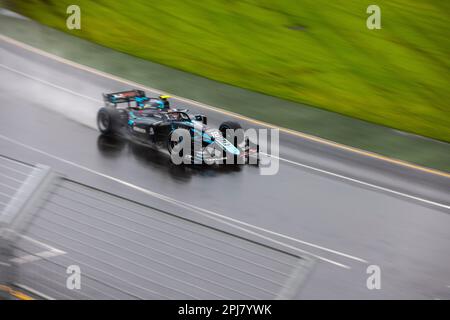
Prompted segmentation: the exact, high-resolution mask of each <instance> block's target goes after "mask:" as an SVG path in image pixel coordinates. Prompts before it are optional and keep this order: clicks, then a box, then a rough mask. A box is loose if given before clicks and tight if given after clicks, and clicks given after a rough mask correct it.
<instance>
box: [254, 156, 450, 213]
mask: <svg viewBox="0 0 450 320" xmlns="http://www.w3.org/2000/svg"><path fill="white" fill-rule="evenodd" d="M261 154H263V155H265V156H267V157H271V158H275V159H278V160H281V161H284V162H287V163H290V164H293V165H296V166H300V167H303V168H307V169H310V170H313V171H316V172H320V173H324V174H327V175H330V176H333V177H336V178H339V179H342V180H347V181H351V182H354V183H357V184H360V185H364V186H367V187H370V188H373V189H377V190H381V191H384V192H388V193H392V194H395V195H397V196H401V197H404V198H408V199H413V200H416V201H420V202H423V203H426V204H430V205H433V206H437V207H440V208H444V209H450V206H448V205H445V204H443V203H439V202H434V201H430V200H427V199H423V198H419V197H416V196H412V195H409V194H406V193H403V192H399V191H395V190H392V189H389V188H385V187H381V186H378V185H376V184H372V183H368V182H364V181H361V180H358V179H354V178H350V177H347V176H344V175H341V174H338V173H334V172H330V171H327V170H323V169H319V168H316V167H312V166H309V165H307V164H303V163H300V162H296V161H292V160H288V159H284V158H281V157H277V156H274V155H270V154H267V153H262V152H261Z"/></svg>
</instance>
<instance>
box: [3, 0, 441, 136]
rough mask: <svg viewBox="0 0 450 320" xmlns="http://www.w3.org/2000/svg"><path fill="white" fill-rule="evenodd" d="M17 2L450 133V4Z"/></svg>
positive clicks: (107, 38) (288, 90)
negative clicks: (378, 15)
mask: <svg viewBox="0 0 450 320" xmlns="http://www.w3.org/2000/svg"><path fill="white" fill-rule="evenodd" d="M374 3H376V4H378V5H379V6H380V7H381V12H382V20H381V21H382V29H381V30H368V29H367V28H366V19H367V17H368V15H367V14H366V8H367V7H368V5H370V4H374ZM9 4H10V6H12V8H13V9H14V10H17V11H19V12H20V13H22V14H24V15H26V16H29V17H31V18H33V19H35V20H37V21H39V22H41V23H44V24H47V25H49V26H52V27H55V28H57V29H60V30H63V31H66V32H69V33H71V34H74V35H77V36H80V37H83V38H86V39H89V40H91V41H94V42H97V43H99V44H102V45H104V46H107V47H111V48H114V49H116V50H119V51H122V52H125V53H129V54H132V55H135V56H138V57H141V58H144V59H148V60H152V61H155V62H158V63H161V64H164V65H168V66H172V67H175V68H178V69H181V70H184V71H188V72H191V73H195V74H198V75H201V76H204V77H207V78H211V79H214V80H218V81H222V82H225V83H229V84H232V85H236V86H239V87H243V88H248V89H251V90H254V91H258V92H263V93H266V94H269V95H273V96H277V97H282V98H284V99H289V100H293V101H297V102H302V103H307V104H310V105H313V106H317V107H320V108H324V109H327V110H331V111H335V112H338V113H342V114H345V115H349V116H353V117H356V118H359V119H363V120H367V121H371V122H374V123H378V124H382V125H386V126H390V127H393V128H398V129H401V130H404V131H409V132H413V133H416V134H420V135H424V136H428V137H432V138H436V139H440V140H444V141H447V142H449V141H450V90H449V88H450V37H449V35H450V25H449V20H450V1H442V0H377V1H372V0H370V1H366V0H336V1H328V0H270V1H269V0H202V1H197V0H184V1H177V0H134V1H111V0H98V1H88V0H78V1H77V0H27V1H20V0H16V1H9ZM71 4H77V5H79V6H80V7H81V26H82V29H81V30H74V31H70V30H68V29H67V28H66V18H67V14H66V8H67V7H68V6H69V5H71ZM243 108H245V106H243ZM274 108H275V109H276V108H277V106H274ZM276 110H277V109H276ZM278 111H282V110H277V112H278Z"/></svg>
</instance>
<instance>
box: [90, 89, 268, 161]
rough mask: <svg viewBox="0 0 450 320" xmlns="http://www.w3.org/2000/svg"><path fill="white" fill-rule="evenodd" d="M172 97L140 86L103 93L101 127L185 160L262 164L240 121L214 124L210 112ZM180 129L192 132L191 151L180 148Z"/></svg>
mask: <svg viewBox="0 0 450 320" xmlns="http://www.w3.org/2000/svg"><path fill="white" fill-rule="evenodd" d="M169 98H170V97H169V96H166V95H161V96H159V97H147V96H146V94H145V92H144V91H142V90H137V89H133V90H128V91H121V92H114V93H107V94H103V100H104V102H105V106H104V107H102V108H101V109H100V110H99V111H98V114H97V126H98V129H99V130H100V132H101V133H102V134H104V135H122V136H125V137H128V138H130V139H132V140H135V141H138V142H140V143H144V144H148V145H152V146H156V147H158V148H163V149H166V150H167V151H168V152H169V153H170V154H172V153H173V152H178V153H179V156H180V157H183V162H184V163H195V164H198V163H200V164H204V163H206V164H213V163H216V164H222V163H226V164H230V163H231V164H233V165H236V164H245V163H251V164H256V165H258V164H259V146H258V144H256V143H252V142H251V141H250V139H248V138H246V137H245V134H243V130H242V127H241V125H240V124H239V123H237V122H234V121H225V122H223V123H222V124H221V125H220V126H219V128H218V129H216V128H211V127H209V126H207V117H206V116H204V115H201V114H195V115H192V114H189V110H187V109H174V108H171V106H170V102H169ZM177 129H185V131H184V132H189V137H190V140H191V141H190V143H191V148H190V152H185V150H181V151H180V150H179V149H181V148H177V145H178V147H179V144H180V143H182V142H183V136H179V132H180V131H179V130H178V131H177ZM176 131H177V132H176ZM175 132H176V133H175ZM183 143H186V141H184V142H183ZM196 143H197V144H196ZM195 144H196V145H195ZM188 150H189V149H188Z"/></svg>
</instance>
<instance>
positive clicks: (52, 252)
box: [9, 230, 66, 264]
mask: <svg viewBox="0 0 450 320" xmlns="http://www.w3.org/2000/svg"><path fill="white" fill-rule="evenodd" d="M10 231H12V232H14V230H10ZM19 236H20V237H21V238H23V239H25V240H27V241H29V242H31V243H34V244H36V245H38V246H40V247H43V248H44V249H47V250H46V251H41V252H38V253H33V254H27V255H24V256H21V257H16V258H12V259H10V260H9V261H11V262H14V263H16V264H24V263H29V262H34V261H39V260H42V259H48V258H53V257H57V256H60V255H63V254H66V252H64V251H62V250H59V249H57V248H54V247H52V246H50V245H48V244H46V243H43V242H41V241H38V240H36V239H33V238H30V237H28V236H26V235H23V234H19Z"/></svg>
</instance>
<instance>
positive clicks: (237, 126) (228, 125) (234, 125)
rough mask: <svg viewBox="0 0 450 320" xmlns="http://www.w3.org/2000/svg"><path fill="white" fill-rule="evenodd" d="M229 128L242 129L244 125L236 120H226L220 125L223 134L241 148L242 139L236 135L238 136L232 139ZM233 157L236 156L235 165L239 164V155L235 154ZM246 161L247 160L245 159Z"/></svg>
mask: <svg viewBox="0 0 450 320" xmlns="http://www.w3.org/2000/svg"><path fill="white" fill-rule="evenodd" d="M227 129H232V130H238V129H242V126H241V125H240V124H239V123H238V122H235V121H225V122H222V124H221V125H220V126H219V131H220V132H221V133H222V136H223V137H224V138H225V139H227V140H228V141H229V142H231V143H232V144H233V145H234V146H235V147H236V148H239V144H240V143H241V142H242V141H238V137H236V136H235V137H234V139H231V137H229V136H227ZM224 154H225V153H224ZM233 158H234V160H233V165H237V164H238V157H237V156H234V157H233ZM244 161H245V159H244ZM227 163H228V162H227Z"/></svg>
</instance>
